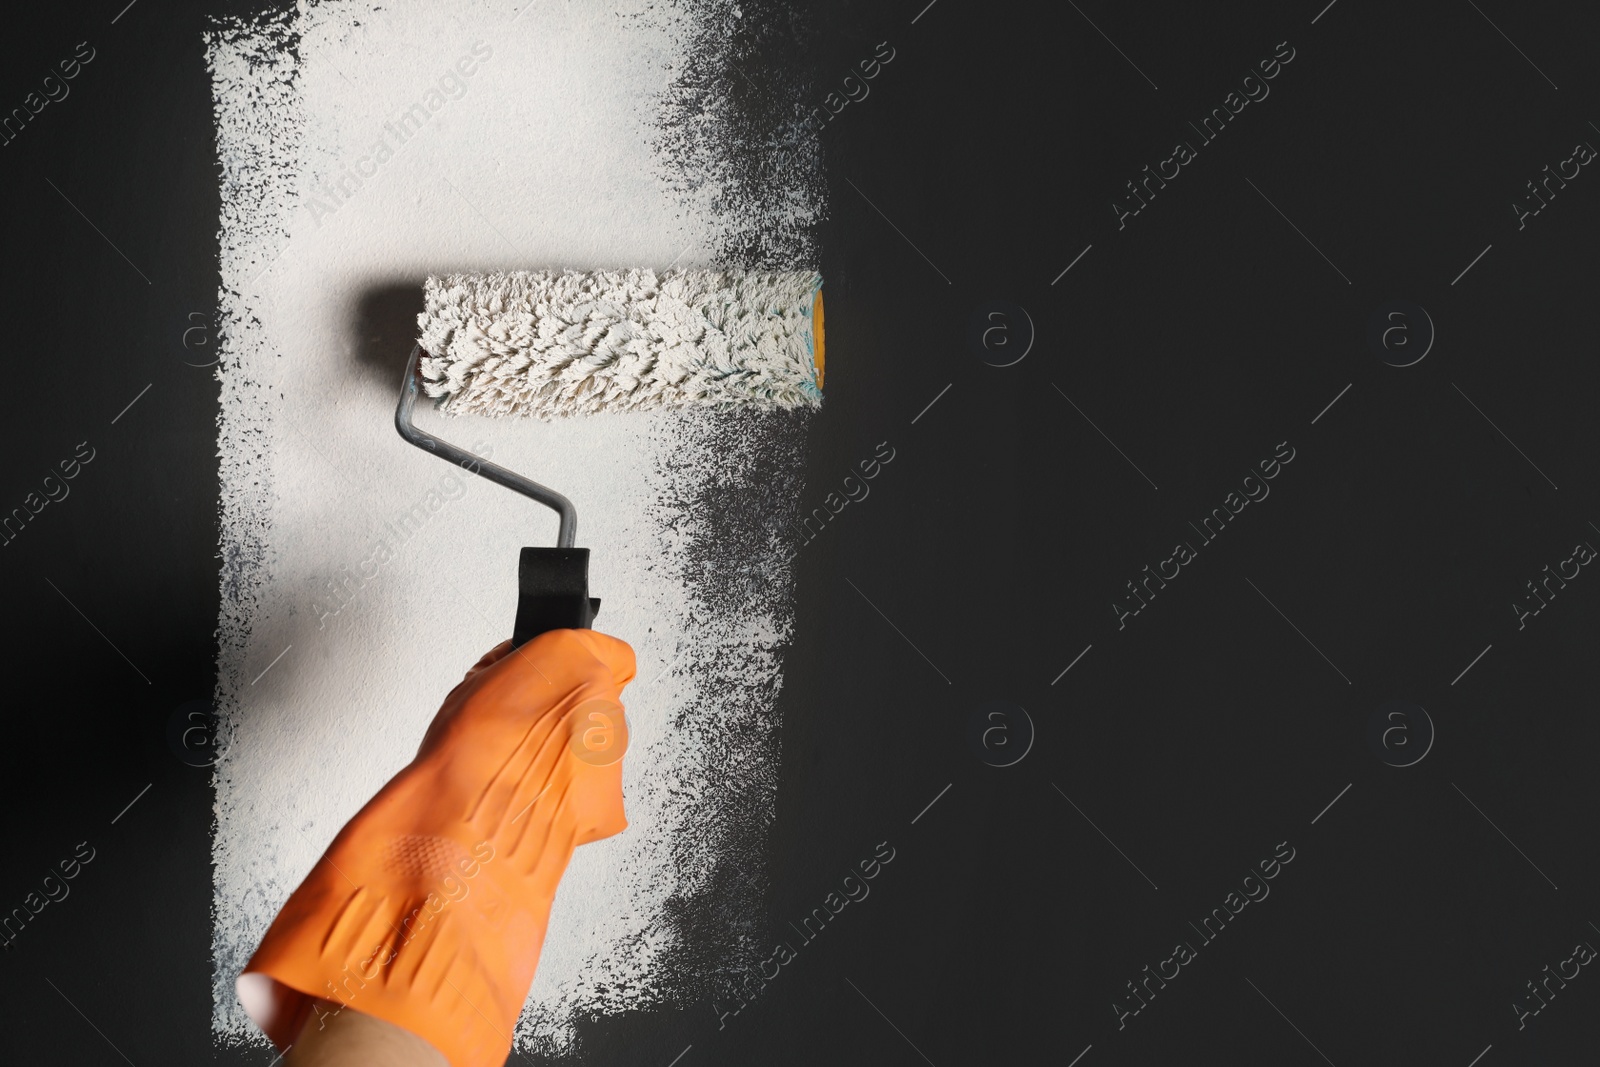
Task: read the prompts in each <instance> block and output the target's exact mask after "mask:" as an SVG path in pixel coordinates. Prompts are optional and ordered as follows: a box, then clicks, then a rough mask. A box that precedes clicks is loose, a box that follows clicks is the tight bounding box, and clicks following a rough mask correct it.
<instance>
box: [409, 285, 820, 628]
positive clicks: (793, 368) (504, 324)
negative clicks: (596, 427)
mask: <svg viewBox="0 0 1600 1067" xmlns="http://www.w3.org/2000/svg"><path fill="white" fill-rule="evenodd" d="M423 293H424V297H425V302H424V310H423V312H422V314H421V315H419V316H418V317H417V323H418V326H419V327H420V336H419V337H418V340H417V343H416V344H415V345H414V346H413V347H412V349H411V356H410V359H409V360H408V361H407V364H406V371H405V380H404V383H403V384H402V386H401V392H400V402H399V405H398V406H397V407H396V409H395V427H396V428H397V429H398V430H399V431H400V436H401V437H403V438H405V439H406V440H407V441H409V442H411V443H412V444H414V445H416V446H417V447H419V448H422V449H425V450H427V451H429V452H432V453H433V454H434V455H437V456H440V457H442V458H444V459H448V460H450V461H451V462H453V463H456V464H459V465H460V466H462V467H464V468H465V469H467V470H469V471H472V472H473V473H475V474H478V475H480V476H482V477H484V478H488V479H489V480H490V481H492V482H495V483H497V484H499V485H503V486H505V487H506V488H507V489H511V490H513V491H515V492H518V493H521V494H522V495H524V496H526V497H528V498H530V499H532V500H535V501H537V502H538V503H540V504H543V505H545V506H546V507H548V508H550V509H552V510H553V511H555V513H556V515H557V516H558V518H559V521H560V525H559V528H558V531H557V534H556V544H555V546H554V547H527V548H524V549H522V552H521V556H520V558H519V560H518V566H517V586H518V591H517V613H516V620H515V623H514V624H513V627H512V638H511V640H512V646H513V647H520V646H521V645H522V644H523V643H524V642H526V641H528V640H529V639H531V638H533V637H536V636H538V635H539V634H541V633H545V632H546V631H549V630H558V629H588V628H590V626H591V625H592V624H593V622H594V618H595V614H596V612H598V611H599V609H600V601H599V600H597V599H594V598H592V597H590V596H589V578H588V573H589V550H588V549H586V548H577V547H575V542H576V537H577V522H578V516H577V509H576V508H575V507H574V506H573V504H572V501H570V500H568V499H567V498H566V497H565V496H563V495H562V494H561V493H558V492H556V491H555V490H554V489H551V488H549V487H547V486H544V485H541V484H539V483H538V482H535V481H533V480H532V479H530V478H527V477H525V476H523V475H521V474H518V473H516V472H515V471H511V470H508V469H506V468H505V467H502V466H500V465H499V464H496V463H491V462H490V461H489V460H487V459H484V458H483V457H481V456H478V455H475V454H473V453H471V452H469V451H467V450H466V449H463V448H461V447H459V446H457V445H453V444H450V443H449V442H447V441H443V440H440V439H439V438H438V437H435V436H434V435H432V434H429V433H427V432H425V431H423V430H421V429H419V428H418V427H417V426H416V424H415V422H414V421H413V420H412V409H413V407H414V406H415V404H416V401H417V397H418V394H419V393H425V394H426V395H428V396H429V397H432V398H434V399H435V401H436V406H437V408H438V409H439V410H440V411H442V412H444V413H445V414H448V415H487V416H490V417H504V416H518V417H532V418H539V419H557V418H566V417H571V416H579V415H594V414H602V413H610V412H631V411H652V410H660V409H673V408H676V409H684V408H709V409H713V410H725V409H729V408H736V407H755V408H758V409H766V410H775V409H793V408H815V407H818V406H820V405H821V403H822V379H823V321H822V278H821V276H820V275H818V274H817V273H816V272H814V271H777V272H756V271H722V270H666V271H662V272H660V273H657V272H655V271H652V270H616V271H572V270H566V271H548V270H545V271H509V272H500V273H493V274H448V275H440V276H434V277H430V278H428V279H427V281H426V282H425V283H424V286H423Z"/></svg>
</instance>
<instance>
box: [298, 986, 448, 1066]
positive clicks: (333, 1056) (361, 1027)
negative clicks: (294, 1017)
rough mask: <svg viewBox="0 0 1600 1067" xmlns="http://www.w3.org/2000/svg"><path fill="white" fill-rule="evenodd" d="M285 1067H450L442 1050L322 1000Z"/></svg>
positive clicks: (382, 1021) (391, 1027)
mask: <svg viewBox="0 0 1600 1067" xmlns="http://www.w3.org/2000/svg"><path fill="white" fill-rule="evenodd" d="M283 1062H284V1065H285V1067H374V1065H382V1067H450V1065H449V1063H448V1062H447V1061H446V1060H445V1058H444V1056H443V1055H441V1054H440V1052H439V1050H438V1049H436V1048H434V1047H433V1046H432V1045H430V1044H428V1043H427V1042H426V1041H424V1040H422V1038H420V1037H418V1036H417V1035H416V1034H413V1033H412V1032H411V1031H410V1030H403V1029H401V1028H400V1027H398V1026H396V1025H394V1024H393V1023H389V1022H385V1021H384V1020H382V1019H380V1018H378V1017H377V1016H375V1015H364V1014H362V1013H361V1012H359V1011H356V1010H355V1009H354V1008H346V1009H345V1010H343V1011H340V1010H339V1005H338V1004H334V1003H332V1002H330V1001H319V1002H318V1004H317V1010H316V1011H313V1012H311V1013H310V1015H308V1016H307V1017H306V1023H305V1025H304V1026H303V1027H301V1028H300V1036H299V1037H297V1038H295V1042H294V1045H293V1047H292V1048H290V1049H289V1052H288V1054H287V1055H286V1056H285V1057H284V1059H283Z"/></svg>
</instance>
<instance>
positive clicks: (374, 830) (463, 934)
mask: <svg viewBox="0 0 1600 1067" xmlns="http://www.w3.org/2000/svg"><path fill="white" fill-rule="evenodd" d="M634 673H635V668H634V657H633V649H631V648H629V647H628V645H626V644H625V643H623V642H622V641H619V640H617V639H616V638H614V637H607V636H606V635H605V634H601V633H596V632H594V631H592V630H552V631H550V632H548V633H545V634H541V635H539V636H538V637H535V638H534V639H533V640H531V641H529V642H528V643H527V644H525V645H523V646H522V647H521V648H520V649H515V650H513V649H512V648H511V643H510V642H509V641H507V642H505V643H503V644H501V645H498V646H496V647H495V648H494V649H493V650H492V651H490V652H489V653H488V654H487V655H485V656H484V657H483V659H481V660H479V661H478V663H477V665H476V666H474V667H473V668H472V669H471V670H470V671H468V672H467V674H466V677H465V678H464V679H463V680H462V682H461V684H460V685H458V686H456V687H455V689H453V690H452V691H451V692H450V695H449V696H448V697H446V698H445V701H444V706H443V707H441V708H440V709H439V713H438V715H436V716H435V717H434V720H433V722H432V724H431V725H430V726H429V727H428V732H427V735H426V736H425V737H424V738H423V740H422V746H421V748H419V749H418V751H417V757H416V759H414V760H412V762H411V763H410V764H408V765H407V766H406V767H405V768H404V769H403V770H402V771H400V773H399V774H397V775H395V776H394V778H392V779H391V780H390V781H389V783H388V784H387V785H385V786H384V787H383V789H382V790H380V791H379V792H378V795H377V796H375V797H373V798H372V800H370V801H368V803H367V805H366V806H365V807H363V808H362V809H361V811H360V812H358V813H357V814H356V816H355V817H354V818H353V819H351V820H350V821H349V822H348V823H346V824H345V827H344V829H343V830H341V831H340V832H339V834H338V836H337V837H335V838H334V840H333V843H332V844H331V845H329V846H328V850H327V852H325V853H324V854H323V856H322V858H321V859H320V860H319V861H318V862H317V864H316V866H315V867H313V868H312V870H311V873H310V874H308V875H306V878H305V881H303V882H302V883H301V884H300V887H299V888H298V889H296V890H295V891H294V893H293V894H292V895H291V896H290V897H289V900H288V902H287V903H285V904H284V906H283V909H282V910H281V911H280V912H279V913H278V916H277V918H276V919H274V920H273V922H272V925H271V927H270V928H269V929H268V930H267V934H266V936H265V937H264V938H263V939H262V941H261V945H260V947H258V948H257V949H256V952H255V955H253V956H252V957H251V959H250V962H249V964H247V965H246V966H245V968H244V972H243V973H242V974H241V975H240V976H239V978H238V981H237V989H238V994H239V1000H240V1002H241V1004H242V1005H243V1006H244V1009H245V1012H246V1014H248V1015H249V1016H250V1018H251V1019H252V1020H253V1021H254V1022H255V1023H256V1025H258V1026H260V1027H261V1029H262V1031H263V1032H264V1033H265V1034H266V1035H267V1037H268V1038H270V1039H271V1041H272V1043H273V1044H274V1045H276V1046H277V1047H278V1048H279V1049H283V1048H286V1047H288V1045H290V1044H291V1043H293V1042H294V1040H295V1038H296V1036H297V1035H298V1034H299V1033H300V1030H301V1027H302V1026H303V1025H304V1024H305V1023H306V1022H307V1019H308V1016H310V1015H311V1014H312V1013H313V1012H315V1013H316V1014H317V1016H318V1018H319V1019H320V1018H322V1017H323V1016H324V1015H325V1014H327V1013H328V1009H326V1008H325V1007H324V1006H322V1005H320V1004H319V998H320V1000H321V1001H327V1002H332V1003H333V1004H334V1005H337V1006H339V1007H338V1008H337V1010H340V1011H342V1010H343V1009H344V1007H349V1008H352V1009H354V1010H356V1011H361V1012H365V1013H367V1014H369V1015H373V1016H376V1017H378V1018H380V1019H384V1020H386V1021H388V1022H391V1023H393V1024H395V1025H396V1026H400V1027H403V1028H404V1029H407V1030H410V1031H412V1032H413V1033H415V1034H417V1035H418V1036H420V1037H422V1038H423V1039H424V1040H426V1041H428V1042H429V1043H430V1044H432V1045H433V1046H434V1047H435V1048H437V1049H438V1050H439V1051H440V1052H441V1053H443V1054H444V1056H445V1058H446V1059H448V1060H449V1061H450V1064H451V1065H452V1067H500V1065H501V1064H502V1063H503V1062H504V1061H505V1058H506V1055H507V1053H508V1052H509V1051H510V1048H511V1034H512V1029H513V1027H514V1026H515V1024H516V1020H517V1016H518V1014H519V1013H520V1012H521V1010H522V1005H523V1002H524V1001H525V1000H526V999H527V996H528V988H529V986H530V985H531V984H532V982H533V973H534V968H535V966H536V965H537V963H538V958H539V948H540V946H541V944H542V943H543V941H544V934H545V927H546V925H547V923H548V921H549V916H550V904H551V901H552V900H553V899H554V897H555V892H556V883H557V882H558V881H559V880H560V878H561V875H562V872H563V871H565V870H566V866H567V862H568V860H570V859H571V857H572V851H573V849H574V848H576V847H577V846H578V845H582V844H587V843H588V842H590V841H597V840H599V839H601V838H603V837H609V836H610V835H612V834H615V833H618V832H619V831H621V830H623V829H624V828H626V826H627V819H626V817H625V816H624V814H623V810H622V764H621V762H620V760H621V756H622V752H623V750H624V749H625V748H626V746H627V725H626V722H625V721H624V719H623V712H622V704H621V699H620V698H621V695H622V688H623V686H625V685H627V684H628V682H630V681H632V680H633V676H634ZM313 1025H315V1024H313Z"/></svg>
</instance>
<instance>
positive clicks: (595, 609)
mask: <svg viewBox="0 0 1600 1067" xmlns="http://www.w3.org/2000/svg"><path fill="white" fill-rule="evenodd" d="M599 613H600V601H599V600H597V599H595V598H593V597H591V596H590V595H589V550H588V549H587V548H524V549H523V550H522V557H521V558H520V559H519V560H518V561H517V621H516V623H515V624H514V625H513V626H512V628H511V647H512V648H520V647H522V645H523V644H524V643H526V642H528V641H531V640H532V639H533V638H535V637H538V636H539V635H540V634H542V633H545V632H546V631H548V630H587V629H590V628H591V627H592V626H593V625H594V617H595V616H596V615H598V614H599Z"/></svg>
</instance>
